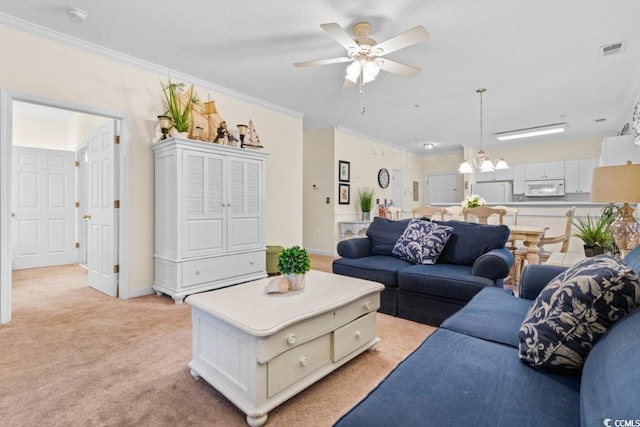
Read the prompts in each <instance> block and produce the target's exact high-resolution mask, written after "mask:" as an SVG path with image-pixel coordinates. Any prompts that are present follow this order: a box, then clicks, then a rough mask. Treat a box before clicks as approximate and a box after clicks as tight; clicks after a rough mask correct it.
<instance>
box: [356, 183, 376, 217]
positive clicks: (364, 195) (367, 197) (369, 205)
mask: <svg viewBox="0 0 640 427" xmlns="http://www.w3.org/2000/svg"><path fill="white" fill-rule="evenodd" d="M374 194H375V192H374V191H373V188H370V187H365V188H362V189H358V201H359V203H360V210H361V211H362V220H363V221H370V220H371V209H373V196H374Z"/></svg>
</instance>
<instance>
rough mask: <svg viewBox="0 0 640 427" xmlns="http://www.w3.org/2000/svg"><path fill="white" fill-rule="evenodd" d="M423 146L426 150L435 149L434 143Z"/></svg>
mask: <svg viewBox="0 0 640 427" xmlns="http://www.w3.org/2000/svg"><path fill="white" fill-rule="evenodd" d="M423 146H424V149H425V150H433V148H434V147H435V145H434V144H433V143H432V142H427V143H426V144H423Z"/></svg>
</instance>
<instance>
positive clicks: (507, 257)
mask: <svg viewBox="0 0 640 427" xmlns="http://www.w3.org/2000/svg"><path fill="white" fill-rule="evenodd" d="M512 265H513V254H512V253H511V251H510V250H508V249H507V248H498V249H491V250H490V251H488V252H487V253H485V254H482V255H480V257H478V259H476V261H475V262H474V263H473V267H472V269H471V274H473V275H474V276H480V277H486V278H487V279H491V280H498V279H502V278H505V277H507V276H508V275H509V270H510V269H511V266H512Z"/></svg>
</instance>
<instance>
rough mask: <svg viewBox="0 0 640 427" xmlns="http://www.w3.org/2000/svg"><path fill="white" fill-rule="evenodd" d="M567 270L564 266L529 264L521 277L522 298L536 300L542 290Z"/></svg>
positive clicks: (520, 293)
mask: <svg viewBox="0 0 640 427" xmlns="http://www.w3.org/2000/svg"><path fill="white" fill-rule="evenodd" d="M567 268H568V267H566V266H562V265H547V264H527V266H526V267H525V268H524V270H522V274H521V275H520V285H519V287H520V292H519V295H520V298H526V299H530V300H534V299H536V297H537V296H538V294H539V293H540V291H541V290H542V288H544V287H545V286H546V285H547V283H549V282H550V281H551V279H553V278H554V277H556V276H557V275H558V274H560V273H562V272H563V271H565V270H566V269H567Z"/></svg>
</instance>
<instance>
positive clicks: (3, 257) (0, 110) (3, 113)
mask: <svg viewBox="0 0 640 427" xmlns="http://www.w3.org/2000/svg"><path fill="white" fill-rule="evenodd" d="M22 104H28V106H35V107H42V108H48V109H50V110H51V111H54V110H55V111H57V112H58V113H60V114H69V115H71V116H75V117H76V119H75V120H76V122H77V121H78V118H77V117H78V116H82V115H85V116H91V117H93V118H94V119H95V120H97V121H102V122H103V123H104V122H111V123H114V122H115V123H116V126H117V128H118V129H119V133H120V137H119V140H118V142H119V143H120V144H119V149H118V150H116V151H115V155H116V156H117V160H118V163H119V164H120V165H121V167H119V168H116V169H114V173H115V177H116V179H115V187H116V188H115V189H116V191H117V192H116V193H115V194H119V196H120V197H119V201H121V202H124V201H126V200H128V194H129V190H128V188H129V182H128V175H129V167H128V164H127V162H125V161H124V159H126V158H127V152H128V143H127V137H126V125H127V123H126V119H125V117H124V114H121V113H117V112H112V111H106V110H99V109H95V108H92V107H87V106H83V105H75V104H70V103H67V102H63V101H56V100H50V99H45V98H42V97H39V96H35V95H27V94H19V93H14V92H11V91H8V90H3V89H0V201H1V202H2V204H1V205H2V207H1V208H0V234H1V235H2V239H1V242H0V323H7V322H9V321H10V320H11V286H12V279H11V274H12V269H11V261H12V242H11V240H12V238H11V236H12V232H11V230H12V223H11V218H12V217H11V212H12V208H13V203H12V200H11V199H12V191H13V177H12V173H11V172H12V162H13V152H14V149H13V140H14V132H19V131H20V130H19V129H20V127H19V125H16V124H14V117H15V116H16V115H19V114H20V112H19V110H20V108H21V107H22V106H23V105H22ZM16 105H17V106H18V107H15V106H16ZM14 107H15V109H16V110H17V111H14ZM95 123H96V122H95V121H94V122H93V124H95ZM77 124H78V123H76V125H77ZM93 124H92V125H93ZM14 127H15V129H14ZM53 127H55V126H54V125H53V124H52V123H49V124H48V126H44V127H41V129H44V131H51V130H52V129H53ZM82 128H83V127H82V126H75V128H74V129H76V130H78V132H81V129H82ZM45 135H46V133H45ZM76 137H77V138H81V137H80V136H78V135H76ZM77 138H76V140H75V141H76V142H74V144H75V145H74V146H73V147H72V150H73V151H75V150H76V149H78V148H81V147H79V146H81V145H82V144H80V143H78V141H79V139H77ZM83 138H84V140H85V141H86V140H87V139H88V132H85V136H84V137H83ZM45 139H46V138H45ZM67 148H70V147H67ZM81 152H82V148H81ZM127 205H128V204H127V203H119V204H118V209H116V211H115V215H116V216H117V222H118V223H119V225H120V226H119V227H118V228H117V229H116V230H115V232H114V233H113V238H114V239H113V242H115V244H114V245H113V247H114V251H115V254H116V259H117V260H118V264H119V274H118V276H119V278H118V283H117V290H116V292H117V295H118V296H119V297H120V298H128V297H129V293H130V289H129V279H128V272H129V257H128V253H129V249H128V248H129V244H128V241H129V238H128V234H129V227H128V217H129V209H128V206H127ZM74 231H75V230H74ZM78 261H80V259H78ZM114 273H118V271H117V270H116V269H115V267H114Z"/></svg>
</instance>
